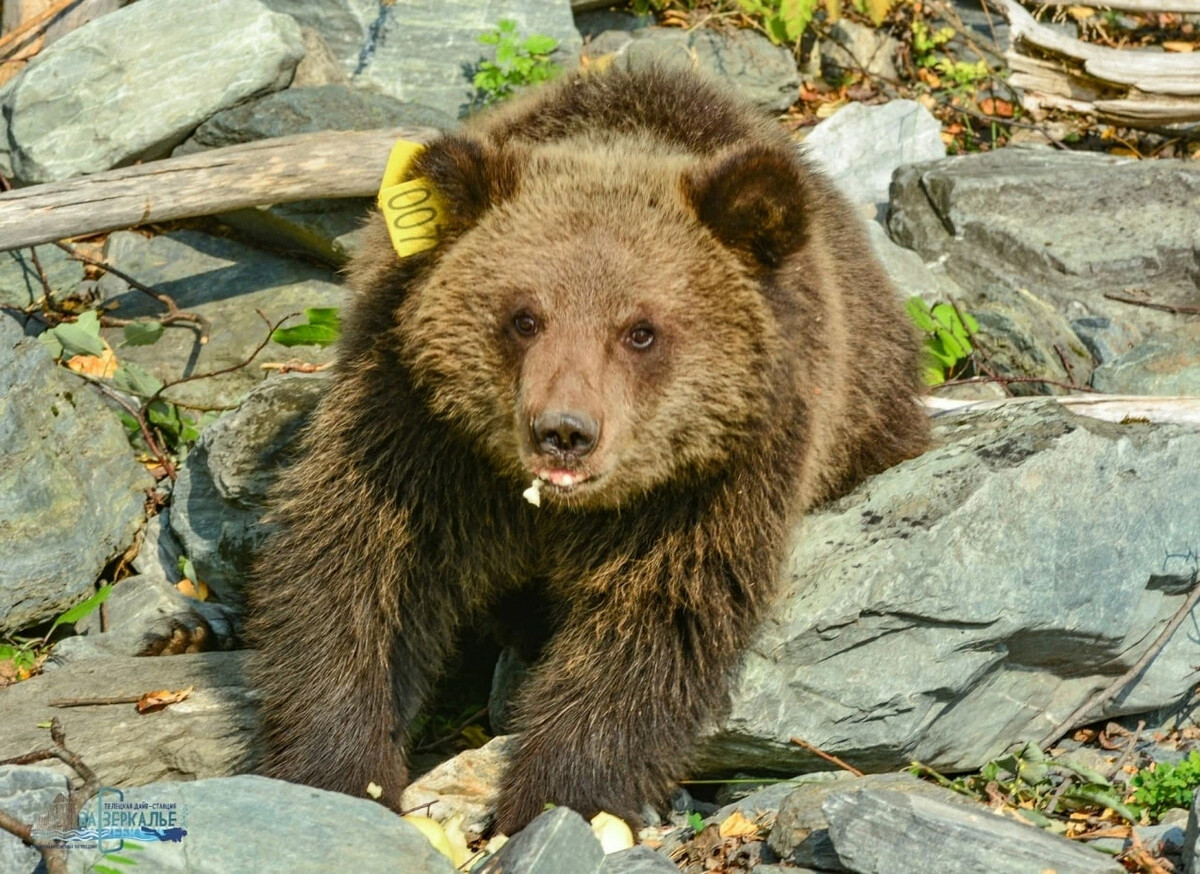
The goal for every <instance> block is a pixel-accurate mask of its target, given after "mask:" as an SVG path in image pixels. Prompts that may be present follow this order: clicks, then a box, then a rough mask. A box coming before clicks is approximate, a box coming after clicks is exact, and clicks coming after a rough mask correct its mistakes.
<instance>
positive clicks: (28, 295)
mask: <svg viewBox="0 0 1200 874" xmlns="http://www.w3.org/2000/svg"><path fill="white" fill-rule="evenodd" d="M36 249H37V254H38V263H40V264H41V265H42V270H44V271H45V272H46V279H47V280H48V281H49V282H50V288H51V290H52V291H53V292H54V297H55V299H56V300H58V299H61V298H64V297H66V296H67V295H69V294H71V293H72V292H73V291H75V289H76V288H77V286H78V285H79V284H80V283H81V282H82V281H83V264H81V263H80V262H78V261H74V260H72V259H71V258H69V257H68V256H67V253H66V252H64V251H63V250H62V249H60V248H58V247H57V246H37V247H36ZM29 251H30V250H29V249H9V250H8V251H7V252H0V306H10V307H16V308H17V309H22V310H24V309H26V308H28V307H30V306H32V305H33V304H35V303H36V302H37V301H39V300H41V298H42V296H43V295H45V293H46V289H45V286H43V285H42V279H41V277H40V276H39V275H38V271H37V267H36V266H35V265H34V263H33V258H32V256H31V255H30V254H29Z"/></svg>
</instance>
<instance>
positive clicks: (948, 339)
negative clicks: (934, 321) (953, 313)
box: [936, 328, 967, 362]
mask: <svg viewBox="0 0 1200 874" xmlns="http://www.w3.org/2000/svg"><path fill="white" fill-rule="evenodd" d="M936 333H937V338H938V339H939V340H941V341H942V348H943V349H945V350H946V354H947V355H950V356H951V357H952V362H953V361H960V360H961V359H963V358H966V357H967V351H966V350H965V349H963V347H962V344H961V343H959V342H958V340H957V339H955V337H954V335H953V334H951V333H950V332H949V331H947V330H946V329H945V328H938V329H937V332H936Z"/></svg>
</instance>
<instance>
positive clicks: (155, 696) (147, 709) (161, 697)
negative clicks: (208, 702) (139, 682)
mask: <svg viewBox="0 0 1200 874" xmlns="http://www.w3.org/2000/svg"><path fill="white" fill-rule="evenodd" d="M195 688H196V687H195V686H188V687H187V688H186V689H177V690H176V691H174V692H172V691H170V690H169V689H159V690H158V691H156V692H147V693H146V694H145V695H143V696H142V697H141V698H139V699H138V703H137V712H138V713H154V712H155V711H156V710H162V709H163V708H164V707H166V706H168V705H170V704H178V703H179V702H180V701H183V700H185V699H186V698H188V696H190V695H191V694H192V691H193V690H194V689H195Z"/></svg>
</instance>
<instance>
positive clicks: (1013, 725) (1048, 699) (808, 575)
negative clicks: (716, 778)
mask: <svg viewBox="0 0 1200 874" xmlns="http://www.w3.org/2000/svg"><path fill="white" fill-rule="evenodd" d="M939 421H940V426H939V427H938V429H937V439H938V441H939V443H940V445H939V446H938V448H935V449H933V450H931V451H929V452H927V453H926V454H925V455H923V456H921V457H920V458H917V459H914V460H912V461H909V462H906V463H904V464H902V465H899V466H898V467H895V468H893V469H891V470H889V471H887V472H885V473H883V474H880V475H879V476H876V477H874V478H873V479H871V480H870V481H869V482H867V483H866V484H864V485H863V486H862V487H860V488H859V489H857V490H856V491H854V492H852V493H851V494H850V495H848V496H847V497H845V498H843V499H841V500H839V501H837V502H834V503H832V504H829V505H827V506H825V507H823V508H821V509H818V510H817V511H815V512H813V513H811V514H809V516H808V517H807V518H806V520H805V522H804V524H803V526H802V528H801V529H800V530H799V531H798V533H797V537H796V540H795V543H794V546H793V549H792V553H791V557H790V559H789V560H788V564H787V567H786V570H785V572H784V581H783V587H782V591H781V593H780V597H779V600H778V602H777V606H776V607H775V609H774V610H773V612H772V614H771V615H770V616H769V617H768V618H767V620H766V621H765V622H764V624H763V627H762V629H761V631H760V632H759V634H758V637H757V639H756V641H755V642H754V643H753V644H752V645H751V648H750V650H749V652H748V653H747V655H746V656H745V657H744V659H743V667H742V673H741V676H740V679H739V680H738V682H737V683H736V685H735V687H734V691H733V708H732V712H731V713H730V715H729V717H728V718H727V719H726V721H725V723H724V725H723V726H722V727H721V728H720V729H719V730H715V731H714V733H713V734H712V735H711V736H710V739H709V743H708V746H707V750H706V755H705V756H704V764H706V765H707V766H708V767H709V768H711V769H713V770H717V769H723V770H725V771H729V770H733V769H742V770H750V771H754V770H766V771H769V772H771V771H773V772H775V773H779V772H781V771H784V770H785V769H794V770H795V771H796V772H801V771H805V770H811V769H813V768H814V767H823V766H822V765H821V764H820V763H818V762H817V761H816V760H815V759H814V758H812V757H811V756H809V755H808V754H806V753H804V752H803V751H802V750H800V749H799V748H797V747H796V745H794V744H792V743H790V739H791V738H793V737H799V738H803V739H804V740H806V741H808V742H809V743H811V744H813V745H815V746H816V747H818V748H819V749H822V750H825V751H826V752H830V753H833V754H835V755H838V756H840V757H841V758H843V759H844V760H846V761H847V762H850V763H851V764H853V765H855V766H857V767H859V768H862V769H864V770H888V769H895V768H902V767H906V766H907V765H908V764H909V763H910V762H912V761H913V760H914V759H916V760H919V761H922V762H925V763H926V764H929V765H931V766H933V767H936V768H939V770H945V771H967V770H974V769H975V768H978V767H979V766H980V765H982V764H983V763H985V762H987V761H988V760H990V759H992V758H994V757H995V756H997V755H999V754H1000V753H1002V752H1003V751H1004V750H1005V749H1006V748H1007V747H1009V746H1010V745H1011V744H1013V743H1014V742H1016V741H1018V740H1021V739H1028V738H1038V737H1040V736H1042V735H1043V734H1044V733H1045V732H1046V731H1048V730H1049V729H1051V728H1052V727H1054V726H1055V725H1056V724H1057V722H1058V721H1059V720H1061V719H1063V718H1065V717H1066V716H1067V715H1068V714H1069V713H1071V712H1072V711H1073V710H1074V709H1075V708H1076V707H1077V706H1078V705H1079V704H1081V703H1082V702H1083V701H1084V700H1085V699H1087V698H1088V697H1089V696H1090V695H1092V694H1093V693H1094V692H1095V691H1097V690H1098V689H1100V688H1103V687H1104V686H1106V685H1107V684H1108V683H1109V682H1111V679H1112V677H1114V676H1117V675H1119V674H1120V673H1121V672H1122V671H1124V670H1126V669H1127V668H1128V667H1130V666H1131V665H1132V664H1133V662H1134V661H1135V660H1136V659H1137V657H1138V656H1139V655H1140V654H1141V653H1142V652H1143V651H1144V649H1145V647H1146V646H1147V645H1148V644H1149V641H1151V640H1153V638H1154V637H1155V636H1156V635H1157V633H1158V631H1159V629H1161V628H1162V626H1163V624H1164V623H1165V622H1166V621H1167V620H1168V618H1169V617H1171V616H1172V615H1173V614H1174V613H1175V611H1176V610H1177V609H1178V607H1179V605H1180V603H1181V602H1182V600H1183V598H1184V597H1186V592H1187V591H1188V590H1189V588H1190V586H1191V584H1192V583H1193V582H1194V580H1195V579H1196V576H1195V575H1196V573H1197V561H1196V559H1195V552H1194V549H1195V544H1196V531H1195V524H1194V520H1195V519H1196V518H1200V493H1198V492H1197V490H1196V489H1195V488H1194V483H1195V482H1196V481H1198V478H1200V429H1197V428H1196V427H1194V426H1191V427H1189V426H1179V425H1116V424H1108V423H1103V422H1099V421H1096V420H1092V419H1088V418H1084V417H1078V416H1075V415H1074V414H1071V413H1068V412H1066V411H1064V410H1063V409H1061V408H1060V406H1059V405H1058V404H1057V403H1055V402H1053V401H1033V402H1028V403H1022V404H1010V405H1006V406H1004V407H1002V408H1000V409H997V410H994V411H992V412H983V413H974V414H959V415H957V416H953V415H952V416H946V417H942V418H941V419H940V420H939ZM1098 530H1103V532H1104V536H1103V537H1099V536H1097V531H1098ZM1035 595H1036V596H1035ZM1198 615H1200V614H1198ZM1190 627H1191V625H1190V623H1185V624H1184V626H1183V628H1182V629H1181V630H1180V631H1179V632H1177V633H1176V634H1175V635H1174V636H1173V637H1172V638H1171V640H1170V641H1169V642H1168V643H1167V645H1166V647H1165V648H1164V650H1163V651H1162V652H1161V653H1160V654H1159V655H1158V656H1157V658H1156V659H1155V660H1154V661H1153V662H1152V663H1151V664H1150V666H1149V667H1148V668H1147V669H1146V671H1145V672H1144V673H1143V674H1141V675H1140V676H1139V677H1138V679H1137V681H1136V682H1135V683H1134V684H1133V686H1132V687H1131V688H1130V689H1129V690H1128V691H1127V692H1125V693H1123V694H1122V695H1120V696H1118V697H1117V699H1116V700H1114V701H1113V702H1111V703H1110V704H1109V705H1108V706H1107V707H1106V708H1105V709H1104V710H1103V711H1101V712H1100V713H1097V714H1096V716H1095V717H1094V718H1096V719H1100V718H1104V717H1107V716H1116V715H1120V714H1127V713H1144V712H1147V711H1150V710H1154V709H1156V708H1158V707H1162V706H1165V705H1167V704H1171V703H1174V702H1176V701H1178V700H1179V699H1181V698H1183V697H1184V696H1185V695H1187V694H1188V692H1189V690H1190V688H1191V686H1192V684H1193V683H1195V682H1196V680H1197V679H1198V678H1200V674H1198V673H1197V668H1196V666H1197V665H1200V641H1197V640H1196V638H1195V636H1194V635H1193V634H1192V633H1191V632H1189V631H1187V629H1188V628H1190Z"/></svg>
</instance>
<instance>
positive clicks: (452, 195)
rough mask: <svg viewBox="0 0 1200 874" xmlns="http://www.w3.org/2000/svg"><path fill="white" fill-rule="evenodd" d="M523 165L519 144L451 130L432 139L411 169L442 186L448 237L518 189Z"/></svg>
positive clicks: (442, 228)
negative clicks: (500, 144)
mask: <svg viewBox="0 0 1200 874" xmlns="http://www.w3.org/2000/svg"><path fill="white" fill-rule="evenodd" d="M520 166H521V161H520V160H519V156H518V155H517V154H516V150H515V149H512V148H503V149H501V148H499V147H497V146H494V145H492V144H490V143H486V142H481V141H479V140H477V139H474V138H473V137H468V136H462V135H460V134H448V135H446V136H443V137H441V138H440V139H438V140H435V141H434V142H432V143H430V145H429V147H428V148H426V149H425V151H423V152H422V153H421V155H420V156H419V157H418V158H417V159H416V161H414V162H413V167H412V172H411V174H410V175H411V176H424V177H425V178H426V179H428V180H429V181H430V182H431V183H432V185H433V189H434V191H436V192H437V195H438V197H439V199H440V200H441V202H442V204H443V205H444V207H445V209H444V215H443V216H442V218H441V222H440V225H439V229H438V230H439V234H440V236H441V237H442V239H443V240H446V239H454V238H456V237H458V236H460V235H462V234H463V233H464V232H466V231H467V230H469V229H470V228H471V227H472V226H474V225H475V223H476V222H478V221H479V219H480V218H481V217H482V216H483V214H484V213H485V212H487V210H489V209H491V208H493V207H495V206H497V205H498V204H500V203H502V202H503V201H505V200H507V199H508V198H509V197H511V196H512V195H513V194H514V193H516V190H517V187H518V185H519V183H520Z"/></svg>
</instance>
